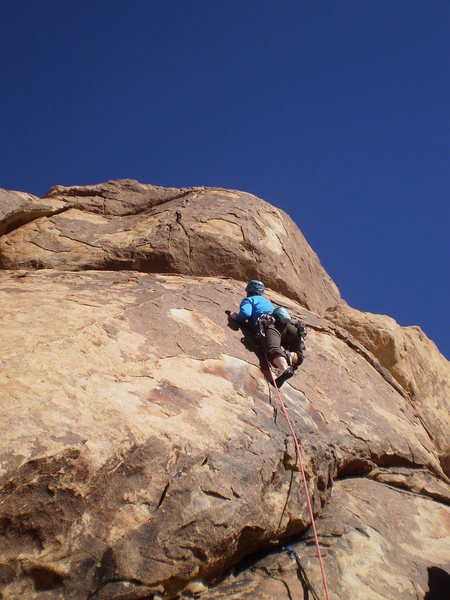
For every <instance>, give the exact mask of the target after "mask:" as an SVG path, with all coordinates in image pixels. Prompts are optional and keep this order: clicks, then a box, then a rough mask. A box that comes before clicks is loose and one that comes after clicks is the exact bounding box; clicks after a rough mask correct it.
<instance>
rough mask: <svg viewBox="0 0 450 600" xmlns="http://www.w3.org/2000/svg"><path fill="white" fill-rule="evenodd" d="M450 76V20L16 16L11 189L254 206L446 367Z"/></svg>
mask: <svg viewBox="0 0 450 600" xmlns="http://www.w3.org/2000/svg"><path fill="white" fill-rule="evenodd" d="M449 56H450V2H449V1H448V0H426V1H425V0H404V1H403V0H334V1H331V0H328V1H325V0H307V1H306V0H305V1H303V0H158V1H157V0H128V1H126V0H120V1H119V0H102V1H100V0H89V1H85V0H77V1H74V0H63V1H61V0H39V1H33V0H28V1H25V0H1V2H0V82H1V95H0V135H1V138H0V139H1V145H0V187H4V188H8V189H18V190H22V191H26V192H30V193H33V194H36V195H42V194H44V193H45V191H46V190H47V189H48V188H50V187H51V186H52V185H55V184H65V185H71V184H89V183H96V182H101V181H105V180H108V179H117V178H133V179H138V180H139V181H142V182H145V183H153V184H155V185H163V186H176V187H187V186H192V185H206V186H221V187H226V188H235V189H241V190H245V191H248V192H251V193H254V194H256V195H258V196H260V197H262V198H264V199H265V200H268V201H269V202H271V203H273V204H275V205H276V206H278V207H280V208H282V209H284V210H285V211H286V212H288V213H289V214H290V215H291V216H292V217H293V219H294V220H295V221H296V223H297V224H298V226H299V227H300V229H301V230H302V231H303V233H304V234H305V236H306V238H307V239H308V241H309V243H310V244H311V246H312V247H313V248H314V250H315V251H316V252H317V253H318V255H319V258H320V259H321V261H322V264H323V265H324V267H325V268H326V270H327V271H328V273H329V274H330V275H331V277H332V278H333V279H334V281H335V282H336V284H337V285H338V287H339V289H340V291H341V293H342V296H343V297H344V298H345V299H346V300H347V301H348V302H349V303H350V304H351V305H352V306H354V307H356V308H358V309H360V310H364V311H371V312H376V313H383V314H389V315H390V316H392V317H394V318H395V319H396V320H397V321H398V322H399V323H400V324H402V325H420V326H421V327H422V329H424V331H425V332H426V333H427V335H428V336H429V337H431V338H432V339H433V340H434V341H435V342H436V343H437V345H438V347H439V348H440V349H441V351H442V352H443V353H445V354H446V355H447V357H448V356H449V355H450V339H449V318H448V307H449V304H450V303H449V300H450V290H449V241H448V239H449V235H448V232H449V222H450V219H449V176H448V173H449V157H450V152H449V150H450V148H449V146H450V142H449V140H450V136H449V123H450V80H449V73H450V70H449V66H450V65H449Z"/></svg>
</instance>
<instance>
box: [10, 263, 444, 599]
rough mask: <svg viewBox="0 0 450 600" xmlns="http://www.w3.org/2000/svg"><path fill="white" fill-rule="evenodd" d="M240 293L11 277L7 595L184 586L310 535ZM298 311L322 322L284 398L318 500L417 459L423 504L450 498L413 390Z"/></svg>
mask: <svg viewBox="0 0 450 600" xmlns="http://www.w3.org/2000/svg"><path fill="white" fill-rule="evenodd" d="M268 293H269V296H270V297H272V298H273V299H274V300H278V299H281V297H280V296H279V295H277V294H275V293H271V292H270V290H269V292H268ZM241 294H242V285H241V284H236V283H234V282H233V281H231V280H226V279H217V278H192V277H181V276H176V275H165V276H163V275H145V274H142V273H133V272H121V273H114V272H103V273H95V272H84V273H63V272H57V271H38V272H23V271H17V272H3V273H2V274H0V302H1V305H2V307H3V311H2V315H1V321H2V322H1V326H2V331H4V332H5V333H6V335H5V336H4V337H3V338H2V342H1V360H2V370H1V375H0V379H1V382H0V383H1V388H0V389H1V390H2V396H1V411H2V415H1V416H2V423H4V424H5V428H4V433H3V437H2V441H1V445H0V462H1V471H0V473H1V482H2V483H1V485H2V492H1V494H0V498H1V500H0V510H1V514H2V516H1V517H0V518H1V522H2V524H3V525H4V533H5V535H4V536H3V538H2V541H1V542H0V556H1V559H2V560H1V562H2V566H1V570H0V572H1V573H2V576H1V577H2V582H3V593H4V596H5V598H14V597H29V598H39V597H40V595H41V594H42V593H44V592H45V590H51V592H52V597H55V598H66V597H73V598H87V597H88V596H89V595H91V594H92V595H93V596H92V597H95V598H119V597H124V596H123V594H125V592H126V591H127V593H129V595H128V596H127V597H129V598H139V597H148V595H149V594H152V593H153V592H155V593H156V591H159V594H160V595H162V596H163V597H173V596H174V594H176V592H177V591H181V590H183V588H184V587H185V586H186V585H191V584H193V585H197V586H199V585H200V586H205V585H208V586H209V585H211V584H212V583H213V582H214V581H215V580H216V579H217V578H218V577H220V576H221V575H222V574H224V573H225V572H226V570H227V569H228V568H229V567H230V566H231V565H232V564H233V563H237V562H239V561H240V560H241V559H242V558H243V557H244V556H245V555H246V554H249V553H254V552H257V551H258V550H259V549H264V548H268V547H271V546H272V545H273V544H278V542H279V541H280V540H283V539H285V538H289V537H291V536H295V535H301V534H302V533H303V532H304V530H305V528H306V527H307V525H308V523H309V516H308V511H307V507H306V500H305V496H304V492H303V491H302V487H301V481H300V478H299V474H298V472H297V471H293V470H292V468H293V466H294V465H295V453H294V449H293V445H292V441H291V439H290V438H289V436H288V429H287V426H286V423H285V422H284V419H283V418H282V415H281V413H280V411H276V410H275V408H276V405H275V402H276V399H275V397H274V395H273V390H272V388H271V387H270V386H269V385H268V384H267V381H266V379H265V378H264V376H263V374H262V372H261V370H260V368H259V360H258V357H257V356H256V354H255V353H254V352H252V351H249V349H248V348H246V347H245V346H244V345H243V344H242V343H241V341H240V339H241V335H240V334H239V332H236V331H234V330H232V329H230V328H229V327H228V326H227V320H226V317H225V315H224V313H223V309H224V307H226V306H233V305H236V304H237V303H238V302H239V299H240V297H241ZM285 300H286V299H285ZM285 304H286V305H287V306H288V307H289V309H290V310H291V311H292V312H293V313H295V314H297V315H299V316H301V317H302V318H303V320H304V321H305V322H306V323H307V324H309V329H310V332H309V336H308V358H307V359H306V360H305V363H304V365H303V366H302V369H301V372H300V373H299V375H298V376H297V377H296V378H295V379H294V380H292V385H289V384H286V386H285V392H284V397H285V401H286V404H287V407H288V410H289V411H290V413H291V417H292V420H293V423H294V427H295V429H296V431H297V433H298V435H299V439H300V442H301V446H302V449H303V452H304V462H305V465H306V469H307V473H308V477H309V485H310V491H311V494H312V497H313V504H314V507H315V511H316V512H320V511H321V507H322V506H323V504H324V503H326V502H327V501H328V499H329V495H330V487H331V483H332V479H336V478H339V477H341V476H344V475H349V474H352V475H354V476H355V477H356V476H361V477H362V476H364V474H365V473H369V472H371V471H373V469H374V468H378V469H383V470H384V471H385V472H386V473H387V475H386V477H387V481H388V483H389V484H390V485H397V486H399V487H408V476H409V474H410V473H411V471H413V472H414V474H415V476H416V477H417V478H418V480H416V481H415V486H416V488H417V486H419V487H420V488H421V493H422V494H424V495H426V496H427V497H428V498H429V500H428V501H429V502H432V499H433V498H439V499H440V502H442V501H444V502H449V493H448V492H449V489H448V485H447V482H446V479H445V476H444V475H443V473H442V471H441V469H440V465H439V462H438V460H437V453H436V450H435V448H434V446H433V444H432V442H431V441H430V439H429V436H428V433H427V432H426V430H425V429H424V428H423V427H422V425H421V424H420V423H419V422H417V419H416V418H415V415H414V411H413V410H412V408H411V407H410V406H409V405H408V403H407V402H405V399H404V397H403V396H401V395H400V394H399V393H398V392H397V391H396V390H395V389H394V388H393V387H392V385H390V384H389V382H388V381H386V379H385V378H384V377H383V376H382V375H381V374H380V373H379V372H377V371H376V370H375V369H374V368H373V366H372V365H371V364H370V363H369V362H368V360H367V359H366V358H365V357H364V356H363V355H361V354H357V353H355V352H354V350H353V349H352V347H351V346H350V345H349V344H348V343H347V342H346V341H345V340H341V339H339V338H338V337H336V335H335V333H334V330H333V328H332V327H330V324H329V323H327V322H326V321H324V320H322V319H320V318H319V317H317V316H316V315H314V314H312V313H309V312H308V311H306V310H305V309H303V308H302V307H301V306H300V305H298V304H295V303H293V302H292V301H289V300H286V302H285ZM19 373H20V376H18V374H19ZM275 413H277V414H275ZM275 417H276V419H275ZM401 468H403V469H404V473H402V471H401ZM391 470H394V474H393V476H392V477H391V478H389V471H391ZM421 473H422V475H421ZM373 485H378V486H379V487H380V488H381V489H384V487H385V486H384V484H381V483H376V484H375V483H373ZM333 495H334V491H333ZM332 497H333V496H332ZM439 506H440V504H439ZM331 567H332V565H330V564H327V568H328V569H330V568H331ZM332 583H333V580H332ZM45 593H47V592H45ZM204 593H206V597H207V594H209V593H213V592H212V591H211V589H210V588H209V587H208V589H207V591H206V592H204ZM143 594H144V595H143ZM145 594H146V595H147V596H145ZM43 597H44V596H43ZM211 597H213V596H211Z"/></svg>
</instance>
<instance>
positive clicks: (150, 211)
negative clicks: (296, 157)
mask: <svg viewBox="0 0 450 600" xmlns="http://www.w3.org/2000/svg"><path fill="white" fill-rule="evenodd" d="M42 202H43V203H48V202H51V203H56V205H58V206H60V205H61V204H62V205H63V206H65V207H66V208H65V210H64V211H63V212H61V213H60V214H56V215H48V216H43V217H41V218H38V219H36V220H34V221H32V222H29V223H27V224H25V225H24V226H22V227H18V228H16V229H14V230H13V231H10V232H9V233H8V235H5V236H3V237H1V238H0V267H1V266H2V265H3V268H7V269H15V268H30V267H31V268H36V267H37V268H55V269H60V270H85V269H102V270H119V269H134V270H137V271H144V272H152V273H161V272H169V273H182V274H186V275H200V276H210V275H221V276H229V277H233V278H234V279H238V280H242V281H245V280H248V279H251V278H254V277H258V278H260V279H263V280H264V282H265V283H266V284H267V285H268V286H270V287H272V288H274V289H277V290H278V291H279V292H281V293H283V294H285V295H286V296H288V297H291V298H293V299H295V300H297V301H299V302H301V303H302V304H303V305H304V306H306V307H307V308H309V309H310V310H313V311H315V312H321V311H323V310H325V309H326V308H327V307H328V306H331V305H333V304H336V303H337V302H339V300H340V295H339V292H338V290H337V288H336V286H335V284H334V283H333V282H332V280H331V279H330V277H329V276H328V275H327V273H326V272H325V271H324V269H323V268H322V266H321V264H320V262H319V259H318V258H317V255H316V254H315V253H314V252H313V250H312V249H311V247H310V246H309V245H308V243H307V242H306V240H305V239H304V237H303V235H302V234H301V232H300V231H299V229H298V228H297V226H296V225H295V223H294V222H293V221H292V219H291V218H290V217H289V216H288V215H286V214H285V213H284V212H283V211H281V210H279V209H277V208H275V207H273V206H271V205H270V204H268V203H267V202H264V201H262V200H260V199H259V198H256V197H255V196H252V195H251V194H247V193H244V192H237V191H230V190H223V189H214V188H190V189H186V190H179V189H173V188H172V189H164V188H160V187H155V186H151V185H143V184H139V183H138V182H135V181H130V180H122V181H116V182H108V183H106V184H100V185H97V186H85V187H81V186H78V187H73V188H64V187H62V186H57V187H56V188H53V189H52V190H50V192H49V193H48V194H47V197H45V198H44V199H43V201H42ZM0 216H1V215H0ZM18 218H19V217H18Z"/></svg>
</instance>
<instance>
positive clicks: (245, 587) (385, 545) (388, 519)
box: [199, 478, 450, 600]
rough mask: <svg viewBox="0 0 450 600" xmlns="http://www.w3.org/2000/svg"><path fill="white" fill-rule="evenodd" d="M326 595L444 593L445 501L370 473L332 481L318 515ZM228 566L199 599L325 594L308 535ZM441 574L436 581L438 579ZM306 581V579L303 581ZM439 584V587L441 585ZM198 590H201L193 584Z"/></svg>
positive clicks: (447, 551) (447, 579)
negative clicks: (388, 483)
mask: <svg viewBox="0 0 450 600" xmlns="http://www.w3.org/2000/svg"><path fill="white" fill-rule="evenodd" d="M317 530H318V534H319V538H320V541H321V545H322V548H323V560H324V563H325V565H326V567H327V570H326V575H327V586H328V588H329V592H330V598H332V599H333V600H345V599H347V598H364V600H366V599H367V600H381V599H383V598H392V599H395V598H398V599H399V600H409V599H410V598H420V599H423V598H426V599H428V598H437V599H440V598H442V599H443V598H446V597H447V595H448V590H449V587H448V584H449V583H450V575H449V573H450V507H449V506H448V505H444V504H440V503H435V502H432V501H431V500H429V499H427V498H423V497H421V496H419V495H415V494H411V493H407V492H401V491H398V490H395V489H392V488H390V487H388V486H385V485H381V484H379V483H375V482H373V481H370V480H368V479H363V478H357V479H344V480H342V481H337V482H335V484H334V486H333V494H332V496H331V499H330V502H329V503H328V504H327V506H326V507H325V509H324V511H323V513H322V515H321V516H320V517H319V519H318V520H317ZM290 548H292V549H293V550H294V551H295V552H296V553H297V557H298V560H299V562H300V568H299V566H298V563H297V561H296V560H295V556H294V555H293V554H290V553H289V552H288V551H284V552H280V551H279V550H278V551H277V552H268V553H266V555H265V556H259V557H258V556H256V557H255V558H254V559H253V560H252V561H249V562H248V563H247V569H246V570H242V569H241V570H240V569H239V568H235V569H233V572H232V573H230V574H229V575H228V576H227V577H226V578H225V580H224V581H222V582H221V583H220V584H219V585H218V586H217V587H216V588H215V589H214V590H206V591H204V592H203V594H202V593H200V595H199V597H200V598H208V599H213V598H225V597H226V598H230V599H235V600H238V599H239V600H241V599H242V600H250V599H251V598H255V597H257V598H261V599H263V600H270V599H271V598H277V599H280V600H290V599H291V598H305V597H306V598H309V597H313V596H312V593H313V591H314V592H315V593H316V594H317V596H318V597H319V598H324V597H325V595H324V586H323V582H322V576H321V572H320V569H319V562H318V559H317V554H316V552H315V546H314V540H313V539H312V535H307V536H305V538H304V540H302V541H300V542H297V543H295V542H293V543H292V544H291V546H290ZM440 580H442V582H441V581H440ZM308 584H309V585H308ZM443 586H445V587H443ZM199 591H201V590H199Z"/></svg>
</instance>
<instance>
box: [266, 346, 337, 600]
mask: <svg viewBox="0 0 450 600" xmlns="http://www.w3.org/2000/svg"><path fill="white" fill-rule="evenodd" d="M264 356H265V358H266V362H267V367H268V369H269V373H270V376H271V378H272V383H273V386H274V388H275V389H276V392H277V396H278V401H279V403H280V406H281V410H282V411H283V414H284V416H285V418H286V421H287V424H288V425H289V429H290V431H291V434H292V437H293V438H294V443H295V451H296V454H297V460H298V464H299V467H300V471H301V474H302V478H303V487H304V488H305V494H306V501H307V503H308V509H309V515H310V517H311V525H312V528H313V532H314V540H315V542H316V548H317V555H318V557H319V563H320V571H321V573H322V581H323V586H324V588H325V596H326V599H327V600H330V596H329V594H328V586H327V579H326V576H325V569H324V566H323V561H322V555H321V553H320V545H319V538H318V536H317V530H316V523H315V521H314V513H313V509H312V505H311V500H310V497H309V490H308V482H307V480H306V474H305V470H304V468H303V461H302V457H301V454H300V446H299V443H298V439H297V436H296V435H295V431H294V428H293V426H292V423H291V420H290V419H289V415H288V413H287V410H286V406H285V404H284V402H283V398H282V397H281V392H280V390H279V389H278V386H277V384H276V381H275V377H274V375H273V372H272V369H271V368H270V362H269V358H268V356H267V353H266V352H265V353H264Z"/></svg>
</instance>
